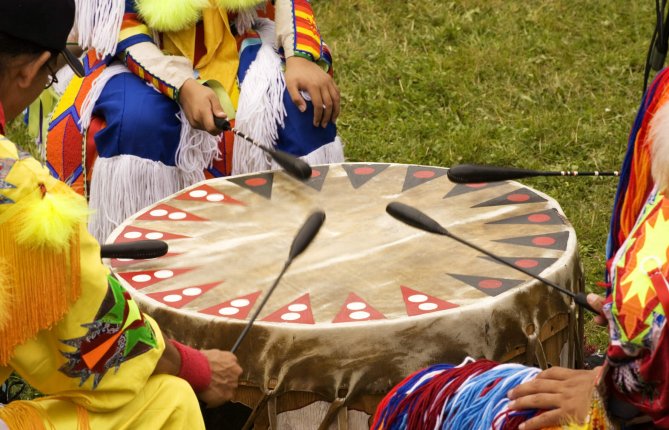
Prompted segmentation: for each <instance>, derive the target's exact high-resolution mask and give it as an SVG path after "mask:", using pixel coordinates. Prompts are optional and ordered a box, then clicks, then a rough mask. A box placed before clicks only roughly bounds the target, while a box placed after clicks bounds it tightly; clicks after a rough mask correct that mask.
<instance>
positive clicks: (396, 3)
mask: <svg viewBox="0 0 669 430" xmlns="http://www.w3.org/2000/svg"><path fill="white" fill-rule="evenodd" d="M314 5H315V11H316V14H317V18H318V20H319V27H320V29H321V32H322V33H323V34H324V35H325V37H326V40H327V41H328V43H329V44H330V46H331V47H332V50H333V55H334V58H335V73H336V80H337V82H338V84H339V87H340V88H341V92H342V105H343V108H342V109H343V110H342V115H341V119H340V121H339V127H340V132H341V135H342V136H343V138H344V141H345V142H346V144H347V146H346V154H347V157H348V158H349V159H350V160H354V161H385V162H394V163H418V164H428V165H437V166H451V165H454V164H458V163H488V164H496V165H502V166H518V167H528V168H537V169H546V170H553V169H555V170H563V169H575V170H576V169H580V170H617V169H618V168H619V166H620V164H621V162H622V159H623V155H624V151H625V148H626V146H627V136H628V133H629V129H630V126H631V124H632V121H633V120H634V117H635V115H636V110H637V108H638V104H639V102H640V99H641V93H642V86H643V69H644V64H645V56H646V50H647V46H648V42H649V40H650V37H651V35H652V31H653V28H654V19H655V18H654V17H655V9H654V3H653V2H650V1H624V0H614V1H610V0H608V1H604V0H544V1H528V2H525V1H513V0H505V1H501V0H485V1H484V0H459V1H425V0H420V1H416V0H408V1H407V0H384V1H376V0H374V1H373V0H315V1H314ZM523 182H525V183H527V184H528V185H530V186H532V187H534V188H536V189H538V190H541V191H543V192H545V193H547V194H549V195H550V196H552V197H554V198H555V199H556V200H557V201H558V202H559V203H560V205H561V206H562V208H563V209H564V211H565V213H566V214H567V217H568V218H569V220H570V221H571V223H572V224H573V225H574V228H575V229H576V232H577V235H578V241H579V248H580V253H581V257H582V262H583V266H584V268H585V273H586V282H587V288H588V290H590V291H596V292H602V289H601V288H600V287H597V286H596V285H595V284H596V282H598V281H600V280H602V273H603V268H604V247H605V241H606V234H607V231H608V221H609V217H610V210H611V205H612V201H613V196H614V193H615V186H616V180H615V179H613V178H600V179H592V178H576V179H561V178H552V179H551V178H537V179H530V180H524V181H523ZM587 335H588V341H589V342H590V343H592V344H594V345H596V346H598V347H603V346H604V345H605V344H606V340H607V334H606V332H605V331H604V330H603V329H600V328H598V327H595V326H593V325H592V324H588V326H587Z"/></svg>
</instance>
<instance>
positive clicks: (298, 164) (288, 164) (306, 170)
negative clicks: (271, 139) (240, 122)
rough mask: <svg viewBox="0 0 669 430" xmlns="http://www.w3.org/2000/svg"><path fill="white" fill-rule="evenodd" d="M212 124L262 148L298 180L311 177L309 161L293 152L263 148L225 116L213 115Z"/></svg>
mask: <svg viewBox="0 0 669 430" xmlns="http://www.w3.org/2000/svg"><path fill="white" fill-rule="evenodd" d="M214 124H215V125H216V128H218V129H219V130H222V131H232V132H233V133H234V134H236V135H237V136H239V137H241V138H242V139H244V140H246V141H247V142H249V143H250V144H252V145H254V146H256V147H258V148H260V149H262V150H263V151H265V152H266V153H267V154H269V156H270V157H272V159H273V160H274V161H276V163H277V164H278V165H279V166H281V167H283V168H284V169H285V170H286V172H288V173H290V174H291V175H293V176H294V177H295V178H297V179H299V180H300V181H306V180H307V179H309V178H311V172H312V169H311V166H310V165H309V163H307V162H306V161H304V160H302V159H300V158H297V157H296V156H294V155H293V154H289V153H287V152H285V151H281V150H280V149H273V148H265V147H264V146H262V145H260V144H258V142H256V141H255V140H253V139H251V138H250V137H249V136H247V135H246V134H244V133H242V132H241V131H239V130H237V129H235V128H233V127H232V125H231V124H230V121H228V120H227V119H226V118H219V117H217V116H215V117H214Z"/></svg>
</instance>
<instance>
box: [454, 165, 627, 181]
mask: <svg viewBox="0 0 669 430" xmlns="http://www.w3.org/2000/svg"><path fill="white" fill-rule="evenodd" d="M446 175H447V176H448V179H450V180H451V182H455V183H458V184H471V183H480V182H499V181H507V180H510V179H522V178H530V177H533V176H619V173H618V171H617V170H616V171H612V172H598V171H594V172H577V171H574V170H571V171H570V170H563V171H541V170H529V169H519V168H516V167H497V166H484V165H478V164H460V165H458V166H453V167H451V168H450V169H448V172H447V173H446Z"/></svg>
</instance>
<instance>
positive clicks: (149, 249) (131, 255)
mask: <svg viewBox="0 0 669 430" xmlns="http://www.w3.org/2000/svg"><path fill="white" fill-rule="evenodd" d="M167 249H168V247H167V243H165V242H163V241H162V240H138V241H137V242H129V243H115V244H110V245H102V246H100V257H101V258H128V259H131V260H146V259H149V258H158V257H162V256H163V255H165V254H167Z"/></svg>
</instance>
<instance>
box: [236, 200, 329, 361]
mask: <svg viewBox="0 0 669 430" xmlns="http://www.w3.org/2000/svg"><path fill="white" fill-rule="evenodd" d="M323 222H325V212H323V211H316V212H314V213H312V214H311V215H309V218H307V220H306V221H305V222H304V224H303V225H302V227H301V228H300V230H299V231H298V232H297V235H296V236H295V239H293V244H292V245H291V246H290V252H289V253H288V259H286V262H285V263H284V265H283V269H281V273H279V276H278V277H277V278H276V280H275V281H274V283H273V284H272V286H271V287H270V289H269V290H267V293H266V294H265V297H263V299H262V301H261V302H260V304H259V305H258V307H257V308H256V310H255V311H254V312H253V316H251V319H250V320H249V322H248V323H247V324H246V326H245V327H244V330H242V332H241V334H240V335H239V337H238V338H237V340H236V341H235V344H234V345H232V348H231V349H230V352H232V353H233V354H234V353H235V351H237V348H239V344H240V343H242V340H244V338H245V337H246V335H247V334H248V332H249V330H251V327H252V326H253V323H254V322H255V320H256V318H257V317H258V314H259V313H260V311H261V310H262V308H263V307H264V306H265V303H267V300H268V299H269V297H270V296H271V295H272V293H273V292H274V289H275V288H276V286H277V285H279V281H281V278H283V275H284V273H286V270H288V267H289V266H290V264H291V263H292V262H293V260H294V259H295V258H296V257H297V256H298V255H300V254H302V252H304V250H305V249H307V247H308V246H309V244H310V243H311V242H312V241H313V240H314V238H315V237H316V234H318V230H320V229H321V226H322V225H323Z"/></svg>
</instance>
